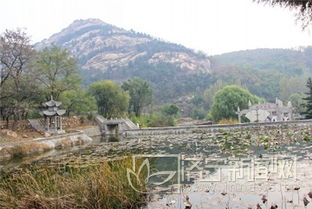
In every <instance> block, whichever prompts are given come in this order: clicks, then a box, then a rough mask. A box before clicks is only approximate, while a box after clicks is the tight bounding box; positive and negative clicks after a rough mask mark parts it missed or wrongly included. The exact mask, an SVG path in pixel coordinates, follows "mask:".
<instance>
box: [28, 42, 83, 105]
mask: <svg viewBox="0 0 312 209" xmlns="http://www.w3.org/2000/svg"><path fill="white" fill-rule="evenodd" d="M31 67H32V69H33V71H34V72H35V73H36V77H37V79H38V80H39V82H40V83H41V85H42V91H43V93H44V94H45V96H46V98H50V96H51V95H52V96H53V98H54V99H58V97H59V95H60V94H61V93H62V92H64V91H69V90H75V89H77V88H79V85H80V78H79V76H78V69H77V66H76V61H75V59H73V58H72V57H70V56H69V54H68V52H67V51H66V50H63V49H61V48H59V47H57V46H52V47H51V48H44V49H43V50H42V51H39V52H38V53H37V55H36V56H35V57H34V59H33V60H32V63H31Z"/></svg>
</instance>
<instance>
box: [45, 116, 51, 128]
mask: <svg viewBox="0 0 312 209" xmlns="http://www.w3.org/2000/svg"><path fill="white" fill-rule="evenodd" d="M46 129H47V131H49V129H50V118H48V117H47V118H46Z"/></svg>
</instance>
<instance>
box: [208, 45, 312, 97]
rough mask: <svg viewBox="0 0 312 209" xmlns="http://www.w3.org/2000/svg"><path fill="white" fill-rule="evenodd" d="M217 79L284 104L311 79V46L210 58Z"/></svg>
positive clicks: (236, 53) (255, 50)
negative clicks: (278, 99) (277, 98)
mask: <svg viewBox="0 0 312 209" xmlns="http://www.w3.org/2000/svg"><path fill="white" fill-rule="evenodd" d="M211 60H212V63H213V67H212V68H213V71H214V72H215V76H216V77H217V80H222V81H223V82H225V83H227V84H231V83H235V84H239V85H242V86H244V87H245V88H247V89H248V90H249V91H251V92H252V93H253V94H256V95H257V96H260V97H263V98H265V99H267V100H268V101H274V100H275V98H276V97H279V98H281V99H282V100H284V101H287V100H289V98H290V96H291V95H292V94H296V93H302V92H305V91H306V86H305V84H306V80H307V79H308V77H310V76H312V47H301V48H297V49H254V50H244V51H237V52H230V53H225V54H221V55H217V56H213V57H211Z"/></svg>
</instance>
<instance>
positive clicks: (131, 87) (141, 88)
mask: <svg viewBox="0 0 312 209" xmlns="http://www.w3.org/2000/svg"><path fill="white" fill-rule="evenodd" d="M122 88H123V89H124V90H125V91H128V92H129V95H130V101H129V110H128V112H129V113H132V112H133V113H134V114H135V115H136V116H140V115H141V112H142V110H143V108H144V107H146V106H147V105H150V104H151V103H152V88H151V86H150V84H149V83H148V82H147V81H144V80H142V79H140V78H133V79H131V80H128V81H126V82H124V83H123V84H122Z"/></svg>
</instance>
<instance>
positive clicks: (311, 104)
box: [303, 78, 312, 119]
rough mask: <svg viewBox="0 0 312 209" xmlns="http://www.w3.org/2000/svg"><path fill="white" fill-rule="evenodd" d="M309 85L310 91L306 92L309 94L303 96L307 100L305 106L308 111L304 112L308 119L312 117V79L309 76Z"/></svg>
mask: <svg viewBox="0 0 312 209" xmlns="http://www.w3.org/2000/svg"><path fill="white" fill-rule="evenodd" d="M306 87H308V89H309V92H307V93H305V94H306V95H307V96H306V97H305V98H303V99H304V100H305V101H306V104H305V108H306V111H305V112H304V115H305V118H306V119H312V79H311V78H309V79H308V81H307V84H306Z"/></svg>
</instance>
